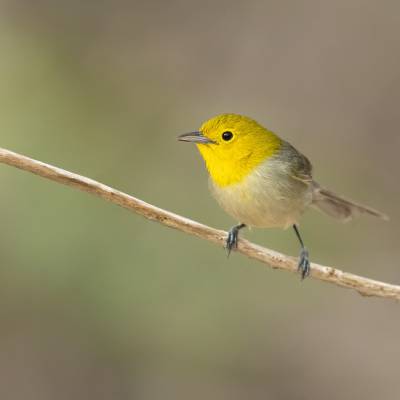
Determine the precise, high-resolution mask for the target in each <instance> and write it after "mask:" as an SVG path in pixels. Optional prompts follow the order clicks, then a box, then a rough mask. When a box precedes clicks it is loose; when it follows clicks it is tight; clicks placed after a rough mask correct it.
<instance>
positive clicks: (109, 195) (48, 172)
mask: <svg viewBox="0 0 400 400" xmlns="http://www.w3.org/2000/svg"><path fill="white" fill-rule="evenodd" d="M0 162H1V163H4V164H8V165H10V166H13V167H16V168H19V169H22V170H24V171H29V172H32V173H33V174H36V175H39V176H42V177H43V178H47V179H50V180H52V181H55V182H59V183H62V184H64V185H68V186H73V187H75V188H77V189H80V190H82V191H85V192H89V193H92V194H94V195H96V196H98V197H101V198H103V199H104V200H107V201H110V202H111V203H114V204H117V205H119V206H121V207H124V208H126V209H128V210H131V211H133V212H135V213H137V214H140V215H142V216H143V217H145V218H147V219H150V220H152V221H157V222H159V223H161V224H163V225H166V226H168V227H170V228H174V229H178V230H180V231H182V232H185V233H188V234H190V235H194V236H197V237H200V238H202V239H206V240H208V241H210V242H213V243H215V244H217V245H219V246H224V243H225V238H226V235H227V233H226V232H224V231H221V230H217V229H214V228H210V227H209V226H206V225H203V224H200V223H198V222H195V221H192V220H190V219H188V218H185V217H181V216H180V215H177V214H174V213H171V212H169V211H165V210H163V209H161V208H158V207H155V206H152V205H151V204H148V203H145V202H144V201H142V200H139V199H136V198H135V197H133V196H130V195H128V194H125V193H123V192H120V191H119V190H116V189H113V188H111V187H109V186H106V185H104V184H102V183H100V182H96V181H94V180H93V179H89V178H86V177H84V176H81V175H77V174H74V173H72V172H68V171H65V170H63V169H61V168H57V167H53V166H52V165H49V164H45V163H43V162H40V161H36V160H33V159H31V158H28V157H25V156H23V155H20V154H17V153H14V152H12V151H9V150H5V149H1V148H0ZM237 250H238V252H240V253H242V254H244V255H246V256H248V257H250V258H252V259H255V260H258V261H261V262H262V263H264V264H267V265H270V266H271V267H272V268H277V269H282V270H286V271H290V272H296V271H297V261H296V259H295V258H293V257H289V256H286V255H284V254H281V253H278V252H275V251H273V250H269V249H266V248H264V247H261V246H258V245H256V244H253V243H251V242H249V241H248V240H245V239H240V241H239V246H238V249H237ZM311 277H312V278H315V279H319V280H322V281H325V282H329V283H333V284H336V285H338V286H342V287H345V288H351V289H354V290H356V291H357V292H359V293H360V294H362V295H364V296H377V297H386V298H392V299H397V300H400V286H398V285H392V284H389V283H384V282H379V281H375V280H372V279H368V278H364V277H362V276H357V275H354V274H350V273H347V272H343V271H341V270H339V269H336V268H332V267H326V266H323V265H318V264H314V263H313V264H312V265H311Z"/></svg>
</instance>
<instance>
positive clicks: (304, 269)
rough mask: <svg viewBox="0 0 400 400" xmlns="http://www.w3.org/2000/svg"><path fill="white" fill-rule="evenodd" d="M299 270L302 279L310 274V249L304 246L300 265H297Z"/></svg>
mask: <svg viewBox="0 0 400 400" xmlns="http://www.w3.org/2000/svg"><path fill="white" fill-rule="evenodd" d="M297 270H298V271H299V272H300V275H301V280H303V279H304V278H306V277H307V276H308V275H310V259H309V256H308V250H307V249H306V248H304V247H303V248H302V249H301V252H300V258H299V265H298V267H297Z"/></svg>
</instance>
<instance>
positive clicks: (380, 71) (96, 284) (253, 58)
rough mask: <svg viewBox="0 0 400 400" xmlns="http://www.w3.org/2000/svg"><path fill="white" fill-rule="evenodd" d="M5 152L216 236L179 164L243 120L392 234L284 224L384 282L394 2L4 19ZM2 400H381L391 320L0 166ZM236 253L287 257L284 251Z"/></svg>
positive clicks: (390, 241)
mask: <svg viewBox="0 0 400 400" xmlns="http://www.w3.org/2000/svg"><path fill="white" fill-rule="evenodd" d="M0 55H1V56H0V77H1V78H0V132H1V146H2V147H5V148H9V149H11V150H15V151H18V152H21V153H23V154H27V155H30V156H31V157H34V158H37V159H40V160H43V161H47V162H50V163H53V164H56V165H58V166H61V167H64V168H66V169H69V170H72V171H75V172H78V173H81V174H84V175H87V176H89V177H92V178H94V179H97V180H100V181H102V182H105V183H108V184H110V185H112V186H114V187H117V188H119V189H121V190H124V191H126V192H128V193H131V194H133V195H136V196H138V197H140V198H142V199H144V200H146V201H149V202H152V203H154V204H156V205H159V206H161V207H164V208H166V209H169V210H172V211H175V212H177V213H180V214H182V215H185V216H188V217H191V218H194V219H196V220H199V221H202V222H204V223H207V224H210V225H213V226H215V227H220V228H228V227H229V226H231V225H232V224H233V223H234V222H235V221H232V220H231V219H230V218H229V217H228V216H226V215H225V214H224V213H223V212H222V211H221V210H220V209H219V208H218V206H217V205H216V203H215V202H214V201H213V199H212V198H211V197H210V196H209V194H208V191H207V177H206V172H205V170H204V168H203V165H202V161H201V159H200V156H199V155H198V154H197V152H196V150H195V149H194V148H191V147H190V146H188V145H185V144H182V143H178V142H176V139H175V138H176V136H177V135H178V134H180V133H183V132H187V131H190V130H194V129H197V128H198V127H199V125H200V124H201V122H202V121H203V120H205V119H207V118H209V117H211V116H213V115H215V114H218V113H221V112H238V113H242V114H247V115H249V116H252V117H254V118H256V119H257V120H259V121H260V122H261V123H263V124H265V125H267V126H268V127H269V128H270V129H272V130H274V131H276V132H278V133H279V134H281V135H282V136H283V137H284V138H286V139H287V140H289V141H291V142H292V143H293V144H294V145H295V146H296V147H298V148H299V149H300V150H301V151H303V152H304V153H305V154H307V155H308V157H309V158H310V159H311V160H312V161H313V163H314V167H315V174H316V178H317V179H318V180H319V181H320V182H321V183H323V184H325V185H327V186H329V187H330V188H331V189H333V190H335V191H337V192H339V193H342V194H345V195H347V196H348V197H350V198H354V199H356V200H358V201H360V202H365V203H367V204H369V205H371V206H373V207H376V208H378V209H381V210H382V211H385V212H387V213H388V214H389V215H390V216H391V221H390V222H389V223H384V222H381V221H376V220H374V219H369V218H365V219H360V220H357V221H355V222H354V223H351V224H349V225H341V224H338V223H336V222H335V221H332V220H330V219H329V218H327V217H325V216H322V215H320V214H318V213H316V212H314V211H311V212H309V213H307V215H306V216H305V218H304V219H303V222H302V230H303V235H304V238H305V240H306V243H307V245H308V247H309V249H310V252H311V255H312V259H313V260H315V261H317V262H320V263H324V264H329V265H337V266H339V267H340V268H343V269H345V270H348V271H351V272H354V273H358V274H363V275H366V276H369V277H373V278H376V279H380V280H384V281H388V282H392V283H399V282H400V266H399V262H398V260H399V256H400V254H399V234H400V232H399V227H398V223H397V221H398V217H399V207H398V204H399V201H400V192H399V188H398V179H399V175H398V174H399V157H398V152H399V150H398V149H399V144H400V139H399V137H400V135H399V125H400V114H399V103H400V3H399V2H398V1H382V2H378V1H372V0H360V1H356V0H346V1H344V0H343V1H333V2H332V1H330V2H328V1H317V0H315V1H306V0H301V1H278V0H275V1H273V0H269V1H246V2H232V1H220V2H214V1H202V2H198V1H196V2H195V1H169V2H164V1H159V2H151V1H148V2H144V1H143V2H136V1H131V2H123V1H109V2H106V1H72V0H69V1H67V0H65V1H50V0H48V1H29V0H26V1H18V0H17V1H16V0H13V1H12V0H10V1H4V0H3V1H1V2H0ZM0 182H1V188H2V190H1V196H0V220H1V230H0V263H1V264H0V275H1V279H0V318H1V319H0V322H1V324H0V326H1V329H0V397H1V398H2V399H11V400H14V399H40V400H47V399H49V400H50V399H51V400H53V399H61V400H62V399H78V400H79V399H98V400H100V399H111V398H112V399H150V400H157V399H163V400H166V399H219V400H221V399H229V400H231V399H249V398H251V399H272V400H275V399H277V400H286V399H328V400H329V399H339V398H340V399H355V398H358V399H360V398H362V399H366V400H368V399H377V398H379V399H396V398H398V393H399V389H400V382H399V356H400V346H399V337H400V308H399V307H400V306H399V304H397V303H395V302H392V301H388V300H381V299H374V298H362V297H361V296H359V295H357V294H356V293H353V292H351V291H348V290H344V289H340V288H337V287H333V286H330V285H327V284H324V283H321V282H318V281H313V280H307V281H305V282H303V283H300V281H299V279H298V278H297V277H296V276H294V275H291V274H288V273H283V272H277V271H273V270H271V269H269V268H266V267H265V266H263V265H261V264H258V263H255V262H253V261H250V260H248V259H246V258H244V257H242V256H240V255H233V256H232V257H231V258H230V259H229V260H227V259H226V257H225V255H224V252H223V251H222V250H221V249H220V248H217V247H214V246H212V245H210V244H209V243H206V242H203V241H200V240H197V239H195V238H192V237H188V236H186V235H184V234H182V233H179V232H175V231H171V230H168V229H166V228H164V227H161V226H159V225H156V224H154V223H151V222H148V221H145V220H143V219H142V218H140V217H137V216H134V215H131V214H129V213H128V212H127V211H125V210H122V209H119V208H117V207H115V206H112V205H110V204H107V203H105V202H102V201H100V200H98V199H96V198H93V197H90V196H88V195H86V194H83V193H78V192H76V191H74V190H72V189H70V188H65V187H62V186H60V185H56V184H54V183H51V182H46V181H44V180H42V179H40V178H37V177H34V176H31V175H29V174H27V173H22V172H21V171H18V170H15V169H12V168H9V167H6V166H0ZM245 235H246V237H247V238H250V239H251V240H254V241H256V242H258V243H261V244H265V245H267V246H268V247H271V248H274V249H277V250H280V251H283V252H286V253H288V254H293V255H296V254H297V252H298V245H297V242H296V239H295V237H294V235H293V233H292V232H290V231H288V232H284V231H278V230H265V231H252V232H246V234H245Z"/></svg>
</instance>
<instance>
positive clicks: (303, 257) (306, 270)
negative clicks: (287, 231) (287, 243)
mask: <svg viewBox="0 0 400 400" xmlns="http://www.w3.org/2000/svg"><path fill="white" fill-rule="evenodd" d="M293 229H294V231H295V233H296V236H297V239H299V242H300V246H301V251H300V259H299V265H298V267H297V269H298V271H300V274H301V279H304V278H306V277H307V276H308V275H310V260H309V258H308V250H307V249H306V248H305V246H304V243H303V240H302V238H301V236H300V232H299V229H298V228H297V225H293Z"/></svg>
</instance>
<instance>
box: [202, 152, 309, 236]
mask: <svg viewBox="0 0 400 400" xmlns="http://www.w3.org/2000/svg"><path fill="white" fill-rule="evenodd" d="M210 186H211V191H212V193H213V194H214V196H215V198H216V199H217V201H218V203H219V204H220V205H221V207H222V208H223V209H224V210H225V211H226V212H227V213H228V214H230V215H231V216H232V217H234V218H235V219H236V220H237V221H238V222H240V223H244V224H246V225H248V226H254V227H259V228H269V227H281V228H287V227H289V226H290V225H292V224H294V223H297V221H298V219H299V218H300V216H301V214H302V213H303V212H304V210H305V208H306V207H307V206H308V205H309V204H310V203H311V187H310V186H309V185H307V184H306V183H304V182H301V181H299V180H297V179H294V178H293V177H292V175H291V173H290V171H289V170H288V165H287V164H285V163H283V162H282V161H281V160H280V161H278V160H276V159H269V160H267V161H266V162H264V163H263V164H262V165H260V166H259V167H257V168H256V169H255V170H254V171H253V172H252V173H251V174H249V175H248V176H247V177H246V178H245V179H244V180H243V181H241V182H240V183H236V184H233V185H229V186H225V187H222V188H221V187H219V186H217V185H216V184H214V183H213V182H212V181H211V185H210Z"/></svg>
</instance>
